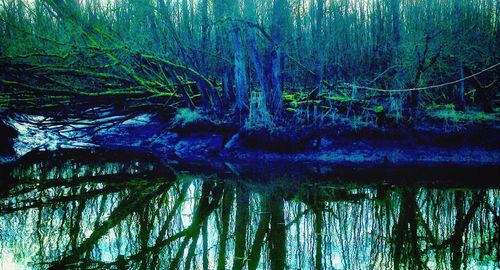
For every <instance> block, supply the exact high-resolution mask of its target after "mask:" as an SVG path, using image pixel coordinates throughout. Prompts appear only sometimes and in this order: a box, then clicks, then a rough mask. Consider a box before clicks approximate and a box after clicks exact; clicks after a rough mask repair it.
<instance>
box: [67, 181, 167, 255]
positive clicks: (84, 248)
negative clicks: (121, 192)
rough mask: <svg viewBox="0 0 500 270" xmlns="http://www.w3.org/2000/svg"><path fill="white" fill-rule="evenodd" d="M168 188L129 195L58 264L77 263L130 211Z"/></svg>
mask: <svg viewBox="0 0 500 270" xmlns="http://www.w3.org/2000/svg"><path fill="white" fill-rule="evenodd" d="M168 187H170V184H164V185H162V186H160V187H158V186H157V185H154V186H148V187H147V188H145V189H142V190H137V191H136V192H133V193H131V194H130V195H129V196H128V197H127V198H126V199H124V200H123V201H121V203H120V204H119V205H118V206H117V207H116V208H115V209H114V210H113V211H112V212H111V214H110V215H109V218H108V219H107V220H105V221H104V222H102V223H101V225H99V226H97V227H96V228H95V229H94V231H93V232H92V234H91V235H90V236H89V237H88V238H87V239H85V240H84V241H82V243H81V244H80V245H79V246H78V247H77V248H75V249H73V250H72V253H71V255H68V256H67V257H65V258H63V259H61V261H60V264H62V265H66V264H70V263H72V262H75V261H77V260H78V259H79V258H80V256H81V255H82V254H86V253H87V252H88V251H89V250H91V248H92V247H93V246H94V245H95V244H96V243H97V241H99V240H100V239H101V238H102V237H103V236H104V235H106V234H107V233H108V231H109V230H110V229H111V228H113V227H114V226H116V225H117V224H118V223H119V222H120V221H121V220H123V219H124V218H125V217H127V216H128V215H129V214H130V213H132V211H134V210H135V209H136V208H137V207H138V206H139V205H142V204H143V203H144V202H145V201H149V200H150V199H152V198H154V197H155V196H157V195H158V194H161V193H162V192H164V191H165V190H167V189H168Z"/></svg>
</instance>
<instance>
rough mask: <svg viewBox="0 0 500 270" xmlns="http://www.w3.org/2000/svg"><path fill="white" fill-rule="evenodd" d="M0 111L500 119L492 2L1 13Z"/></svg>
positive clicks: (236, 4) (266, 1) (324, 120)
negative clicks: (443, 113) (440, 113)
mask: <svg viewBox="0 0 500 270" xmlns="http://www.w3.org/2000/svg"><path fill="white" fill-rule="evenodd" d="M0 14H1V15H0V31H1V33H2V34H1V35H0V40H1V41H0V62H1V66H2V68H1V70H0V87H1V88H0V89H1V92H0V107H1V108H2V110H6V109H11V110H33V109H34V108H36V109H37V110H41V109H48V110H49V111H50V110H56V111H57V112H60V111H61V110H67V111H74V110H75V109H77V110H78V109H79V108H87V107H92V106H98V105H102V104H113V105H114V106H116V107H117V108H125V109H138V110H155V111H162V112H168V113H175V112H176V111H177V110H179V109H181V108H189V109H190V110H196V111H197V113H199V114H201V115H203V116H204V117H209V118H211V119H213V120H220V119H232V120H237V121H239V123H246V124H249V125H265V126H273V125H276V124H279V123H285V122H287V123H298V124H319V125H329V124H332V123H335V122H338V121H339V120H342V121H348V122H351V123H352V122H360V123H376V122H378V123H379V125H380V124H381V123H382V124H383V123H384V122H385V121H389V120H387V119H390V120H391V121H392V120H396V121H394V122H399V121H402V120H404V121H410V122H414V121H415V120H420V119H426V117H427V116H430V115H432V112H433V111H436V110H448V111H450V110H451V111H453V113H454V114H458V113H460V111H464V112H465V113H463V114H464V115H472V114H473V113H476V114H475V115H477V113H478V112H481V113H480V114H479V118H481V119H484V118H488V117H489V116H491V115H495V119H496V115H497V112H498V111H497V110H496V108H497V104H496V103H497V99H498V88H499V82H498V75H499V71H500V65H499V63H500V55H499V52H500V50H499V48H500V44H499V41H500V27H499V26H500V6H499V2H498V1H496V0H468V1H467V0H426V1H417V0H412V1H409V0H362V1H357V0H239V1H227V0H3V1H2V2H1V3H0Z"/></svg>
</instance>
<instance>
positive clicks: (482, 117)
mask: <svg viewBox="0 0 500 270" xmlns="http://www.w3.org/2000/svg"><path fill="white" fill-rule="evenodd" d="M428 115H429V116H430V117H432V118H436V119H442V120H446V121H451V122H457V123H459V122H462V123H463V122H487V121H499V120H500V119H499V114H498V113H494V114H487V113H484V112H477V111H465V112H462V111H455V110H453V109H441V110H434V111H430V112H428Z"/></svg>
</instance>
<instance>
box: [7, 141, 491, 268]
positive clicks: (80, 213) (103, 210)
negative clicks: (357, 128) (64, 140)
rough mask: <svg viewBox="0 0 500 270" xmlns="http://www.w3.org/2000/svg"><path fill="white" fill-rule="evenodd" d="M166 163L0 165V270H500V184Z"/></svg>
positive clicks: (57, 158)
mask: <svg viewBox="0 0 500 270" xmlns="http://www.w3.org/2000/svg"><path fill="white" fill-rule="evenodd" d="M172 166H173V167H174V169H172V168H171V167H170V166H169V165H166V164H165V163H164V162H162V161H159V160H156V159H155V158H153V157H150V156H148V155H142V156H141V155H134V154H127V153H124V152H123V153H114V152H111V153H109V152H105V153H100V152H82V151H77V152H63V153H58V154H51V153H41V154H38V155H34V156H30V157H28V158H25V159H24V160H22V161H20V162H19V163H16V164H14V165H12V166H8V167H2V168H0V169H1V170H2V173H3V174H4V177H3V178H2V179H7V180H6V181H4V182H3V184H4V187H3V188H2V191H1V196H2V199H1V200H0V202H1V204H0V269H47V268H49V267H51V266H56V267H58V266H62V265H64V266H65V267H66V268H70V269H71V268H78V269H80V268H86V269H102V268H104V269H498V267H499V266H500V264H499V258H500V248H499V244H500V242H499V231H500V230H499V228H500V199H499V198H500V189H498V187H494V186H492V187H490V188H487V187H484V186H482V187H481V188H477V187H475V188H474V186H472V187H471V185H469V184H462V183H458V184H457V183H455V185H454V187H453V188H444V187H443V185H442V184H439V183H441V182H437V181H433V182H425V181H422V182H417V183H416V184H409V183H406V184H405V182H404V181H405V179H411V177H410V176H412V175H415V174H416V173H417V172H416V171H409V170H407V171H406V176H407V177H404V175H405V173H403V172H401V171H400V172H399V173H398V175H403V179H402V180H401V179H400V177H395V178H394V179H391V180H388V179H390V175H386V176H384V179H379V178H380V177H382V176H380V173H376V172H375V171H374V170H371V169H369V170H367V171H364V172H363V173H361V172H359V173H358V174H357V173H356V170H354V171H351V172H350V173H343V174H337V175H340V176H338V177H335V176H334V175H336V174H335V172H331V173H330V174H328V176H325V177H323V178H322V179H320V177H318V176H317V175H316V176H311V175H314V174H309V175H307V174H301V175H300V176H299V175H295V176H293V175H291V174H286V173H283V172H280V171H279V170H270V171H272V172H274V174H272V173H269V172H264V171H263V170H260V169H259V170H254V174H251V175H254V176H253V177H249V176H247V175H244V174H243V173H238V167H237V166H230V164H226V167H225V168H226V169H225V170H222V172H221V171H219V172H218V173H215V172H214V171H211V170H208V169H203V170H202V169H199V168H198V169H191V170H189V169H187V168H194V167H189V166H188V167H182V166H180V165H179V164H177V165H175V164H174V165H172ZM180 167H182V168H180ZM292 167H293V166H292ZM228 168H230V169H228ZM173 170H175V174H174V173H173ZM436 170H437V169H436ZM495 170H496V169H494V171H495ZM250 171H252V170H250ZM256 171H259V172H260V173H261V174H257V175H258V176H255V175H256V174H255V172H256ZM285 171H287V170H285ZM372 171H373V178H374V179H372V181H367V180H362V181H356V180H353V179H366V177H367V175H370V172H372ZM427 173H429V172H427ZM238 174H239V176H237V175H238ZM263 174H265V175H267V176H268V177H267V178H265V177H263V176H262V175H263ZM323 175H325V174H323ZM361 175H363V176H362V177H361ZM417 175H418V174H417ZM436 175H442V174H439V173H436ZM348 176H350V177H352V179H347V178H349V177H348ZM396 179H400V180H399V182H398V181H396ZM448 180H450V179H448ZM479 180H480V179H472V180H471V181H470V183H475V182H477V181H479ZM413 182H414V180H412V183H413ZM445 186H450V183H447V184H445ZM59 269H62V268H59Z"/></svg>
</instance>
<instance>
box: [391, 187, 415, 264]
mask: <svg viewBox="0 0 500 270" xmlns="http://www.w3.org/2000/svg"><path fill="white" fill-rule="evenodd" d="M416 207H417V205H416V195H415V191H414V190H408V189H405V190H403V192H402V194H401V206H400V210H399V218H398V223H397V224H396V228H395V231H394V235H393V239H394V241H395V245H394V269H399V268H400V266H401V264H402V263H405V262H404V261H402V260H403V259H407V260H408V262H407V264H408V265H407V266H408V267H410V268H412V269H421V268H422V264H421V262H420V250H419V247H418V239H417V218H416V213H415V211H416ZM405 243H407V244H409V245H410V246H409V252H410V253H409V254H406V253H405V254H404V253H403V252H404V251H405V250H407V248H406V249H405ZM404 256H407V258H404Z"/></svg>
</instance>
